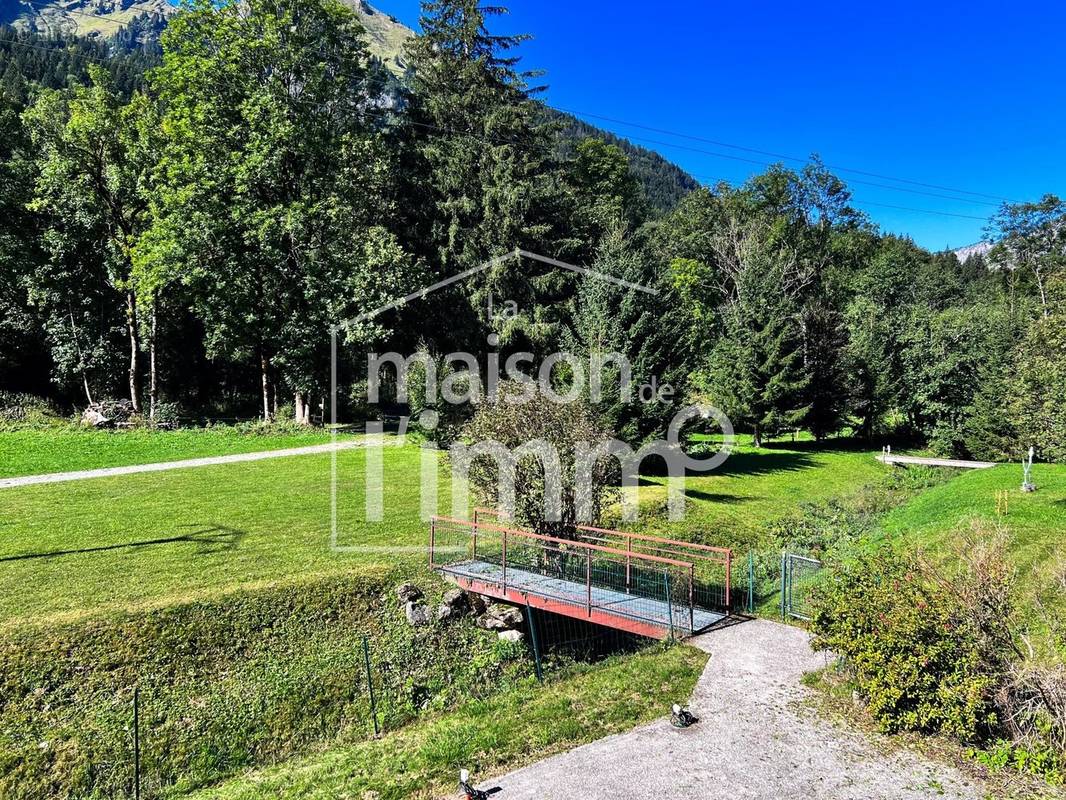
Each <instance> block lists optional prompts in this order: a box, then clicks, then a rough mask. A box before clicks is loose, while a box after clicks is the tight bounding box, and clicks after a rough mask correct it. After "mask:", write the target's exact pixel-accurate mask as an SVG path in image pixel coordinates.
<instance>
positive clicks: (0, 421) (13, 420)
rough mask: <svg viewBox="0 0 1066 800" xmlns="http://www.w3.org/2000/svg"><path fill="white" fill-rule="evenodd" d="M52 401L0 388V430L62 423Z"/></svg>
mask: <svg viewBox="0 0 1066 800" xmlns="http://www.w3.org/2000/svg"><path fill="white" fill-rule="evenodd" d="M64 422H65V421H64V420H63V418H62V417H60V416H59V412H58V411H57V410H56V408H55V406H53V405H52V403H51V402H50V401H48V400H46V399H44V398H43V397H36V396H34V395H32V394H22V393H19V392H7V391H4V390H2V389H0V431H3V430H18V429H22V428H41V427H48V426H52V425H61V424H64Z"/></svg>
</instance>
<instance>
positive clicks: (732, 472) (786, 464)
mask: <svg viewBox="0 0 1066 800" xmlns="http://www.w3.org/2000/svg"><path fill="white" fill-rule="evenodd" d="M709 457H710V456H708V458H709ZM815 466H818V464H817V462H816V461H815V460H814V459H813V458H812V457H811V456H810V455H808V454H807V453H791V452H773V451H771V452H767V451H765V450H764V451H761V452H757V453H752V452H739V453H738V452H734V453H732V454H731V455H730V456H729V458H727V459H726V460H725V462H724V463H723V464H721V465H719V466H718V467H716V468H715V469H713V470H710V471H707V472H701V471H699V470H686V471H685V476H686V477H693V478H698V477H701V476H708V477H710V476H714V475H724V476H730V477H734V476H739V475H769V474H772V473H775V472H793V471H796V470H801V469H807V468H809V467H815ZM667 474H668V472H667V467H666V462H665V461H664V460H663V459H662V458H661V457H659V456H649V457H648V458H646V459H644V461H642V462H641V464H640V476H641V477H640V485H641V486H651V485H654V484H655V481H649V480H645V477H656V478H661V477H665V476H666V475H667Z"/></svg>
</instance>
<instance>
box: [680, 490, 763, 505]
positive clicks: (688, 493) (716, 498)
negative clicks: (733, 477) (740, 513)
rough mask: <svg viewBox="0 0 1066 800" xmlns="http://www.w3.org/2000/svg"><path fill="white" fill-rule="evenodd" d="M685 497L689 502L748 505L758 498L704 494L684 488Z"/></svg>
mask: <svg viewBox="0 0 1066 800" xmlns="http://www.w3.org/2000/svg"><path fill="white" fill-rule="evenodd" d="M685 497H687V498H689V499H690V500H705V501H707V502H708V503H749V502H751V501H752V500H758V499H759V498H757V497H755V496H753V495H740V494H725V493H723V492H705V491H703V490H702V489H693V488H692V487H691V486H686V487H685Z"/></svg>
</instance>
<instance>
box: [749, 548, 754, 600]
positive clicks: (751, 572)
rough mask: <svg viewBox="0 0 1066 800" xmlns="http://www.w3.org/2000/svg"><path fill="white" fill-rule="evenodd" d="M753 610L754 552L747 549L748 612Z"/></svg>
mask: <svg viewBox="0 0 1066 800" xmlns="http://www.w3.org/2000/svg"><path fill="white" fill-rule="evenodd" d="M754 612H755V554H754V553H752V552H751V551H750V550H749V551H748V613H749V614H752V613H754Z"/></svg>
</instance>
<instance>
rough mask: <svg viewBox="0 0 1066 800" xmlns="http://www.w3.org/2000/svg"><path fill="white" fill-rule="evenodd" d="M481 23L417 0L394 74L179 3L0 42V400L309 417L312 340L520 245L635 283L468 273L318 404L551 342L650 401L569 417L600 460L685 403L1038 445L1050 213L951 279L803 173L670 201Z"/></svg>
mask: <svg viewBox="0 0 1066 800" xmlns="http://www.w3.org/2000/svg"><path fill="white" fill-rule="evenodd" d="M500 11H501V9H497V8H480V7H479V6H477V4H475V3H471V2H462V1H460V0H433V2H427V3H425V4H424V8H423V18H422V21H421V25H420V28H421V31H422V33H421V34H420V35H419V36H417V37H416V38H414V39H413V40H412V42H411V43H410V45H409V52H408V54H407V59H406V60H407V62H408V63H409V65H410V67H411V71H410V74H409V79H408V80H407V82H406V83H405V84H404V85H402V86H401V85H398V84H397V83H396V80H395V79H394V78H390V77H388V76H386V75H384V74H383V73H382V71H381V67H380V64H378V63H377V62H376V61H375V60H374V59H373V58H372V57H371V56H370V55H369V54H368V52H367V49H366V46H365V41H364V39H365V34H364V32H363V31H362V30H361V28H360V26H359V24H358V21H357V19H356V18H355V17H354V16H353V14H352V13H351V12H350V10H347V9H345V8H344V7H342V6H340V5H338V4H335V3H333V2H331V0H325V2H323V1H322V0H254V1H253V2H249V3H211V2H206V0H203V1H202V2H199V3H193V4H191V5H189V6H188V7H187V8H185V9H184V10H183V11H182V12H181V13H180V14H178V15H176V16H175V17H174V18H173V19H172V20H171V22H170V23H169V24H168V26H167V29H166V31H165V32H164V34H163V37H162V52H161V54H160V55H158V56H156V55H152V54H145V53H141V52H137V53H130V54H127V55H122V54H121V50H116V51H115V52H116V53H118V54H117V55H109V54H108V53H107V52H106V51H103V50H101V49H100V47H99V46H97V45H93V44H91V43H81V42H78V43H72V44H69V45H68V44H64V43H61V42H59V41H52V40H49V41H45V42H40V41H37V40H33V41H30V40H28V39H26V35H24V34H16V33H14V32H12V31H5V32H4V33H3V36H2V37H0V57H2V58H3V59H5V61H4V62H3V65H4V82H3V89H4V101H3V102H4V107H3V108H0V128H2V129H3V132H4V136H3V137H2V144H0V173H2V175H3V178H4V180H3V182H2V184H0V206H2V207H3V210H4V212H5V213H4V215H3V218H2V222H0V344H2V347H0V370H2V373H0V387H2V388H5V389H8V390H12V391H20V392H32V393H35V394H39V395H47V396H49V397H50V398H51V399H53V400H54V401H55V402H56V403H57V404H58V405H60V406H63V407H70V406H72V405H73V406H77V405H82V404H85V403H91V402H96V401H100V400H102V399H107V398H109V397H116V396H119V397H125V398H128V399H129V400H130V401H131V403H132V404H133V406H134V408H135V410H136V411H137V412H138V413H140V414H142V415H144V416H147V417H150V418H156V417H157V412H158V411H159V410H160V409H161V408H163V406H162V404H164V403H166V404H168V405H166V406H165V408H166V409H167V410H168V415H169V416H170V417H174V416H175V414H176V413H178V409H179V408H183V409H185V410H186V413H189V414H192V415H195V416H197V417H201V416H212V415H216V416H217V415H227V416H232V415H236V416H253V415H254V416H260V417H264V418H271V417H274V416H276V415H278V413H279V411H281V410H283V409H284V408H286V407H287V406H290V405H291V407H292V408H293V416H294V417H295V419H296V420H297V421H298V422H301V423H304V422H310V421H312V419H313V418H315V417H318V416H320V415H322V414H323V413H324V412H325V407H324V401H325V398H326V394H327V392H328V390H329V387H330V385H331V380H330V378H331V374H330V355H331V353H330V330H331V327H332V326H334V325H338V324H340V323H343V322H344V321H345V320H351V319H354V318H357V317H359V315H360V314H363V313H365V312H369V311H372V310H373V309H375V308H377V307H379V306H382V305H385V304H386V303H389V302H390V301H392V300H395V299H397V298H399V297H402V296H404V295H406V294H408V293H410V292H413V291H416V290H418V289H419V288H420V287H424V286H427V285H430V284H433V283H435V282H437V281H441V280H444V279H446V278H449V277H452V276H455V275H456V274H459V273H461V272H463V271H464V270H474V269H475V268H477V267H479V266H481V265H483V264H484V263H485V262H486V261H488V260H490V259H496V258H499V257H500V256H502V255H504V254H506V253H509V252H513V251H514V249H515V248H523V249H526V250H530V251H534V252H537V253H541V254H544V255H546V256H550V257H553V258H557V259H562V260H564V261H568V262H571V263H576V264H583V265H587V266H589V267H590V268H593V269H596V270H598V271H601V272H605V273H610V274H611V275H614V276H617V277H619V278H622V279H624V280H627V281H629V282H631V283H635V284H639V285H641V286H643V287H647V288H648V289H652V290H654V292H655V293H654V294H651V293H649V292H642V291H637V290H629V289H620V288H619V287H617V286H614V285H611V284H609V283H604V282H603V281H600V280H597V279H596V278H594V277H588V276H583V275H580V274H576V273H574V272H570V271H567V270H562V269H557V268H553V267H551V266H550V265H547V264H543V263H533V262H530V261H525V260H516V259H510V260H500V261H497V262H494V265H493V266H492V267H491V268H489V269H487V270H484V271H481V272H478V273H477V274H475V275H472V276H470V277H469V278H467V279H466V280H463V281H461V282H459V283H456V284H453V285H451V286H449V287H448V288H446V289H443V290H441V291H439V292H436V293H434V294H432V295H430V296H428V297H424V298H422V299H419V300H418V301H416V302H412V303H409V304H406V305H402V306H400V307H398V308H394V309H392V310H389V311H387V312H386V313H384V314H382V315H379V316H375V317H373V318H372V319H363V320H362V321H360V322H358V323H351V324H341V325H340V328H339V331H338V337H337V338H338V347H339V356H340V368H339V371H338V375H337V377H338V382H339V386H338V388H339V395H340V397H341V398H345V400H346V403H347V405H346V407H343V408H340V409H339V416H340V418H342V419H358V418H360V417H361V416H363V415H366V414H367V413H369V410H368V409H367V408H366V406H365V402H363V400H364V398H363V397H362V395H364V394H365V392H364V391H363V388H364V386H365V384H364V381H366V380H367V375H366V367H365V364H366V356H367V354H368V353H370V352H378V353H380V352H384V351H389V350H393V351H397V352H402V353H414V352H416V351H417V350H419V349H424V350H425V351H427V352H428V353H429V354H430V355H431V356H432V358H434V359H436V360H437V361H438V362H440V363H442V365H443V367H444V368H448V369H452V368H453V367H451V366H449V365H447V364H446V363H444V362H443V361H441V360H442V359H443V357H444V354H446V353H448V352H450V351H453V350H463V351H466V352H469V353H471V354H472V355H473V356H474V357H475V358H476V359H478V361H479V362H484V361H486V360H488V359H489V358H495V357H498V358H499V359H500V363H503V362H504V361H505V359H506V358H507V357H508V356H509V355H513V354H516V353H524V352H529V353H532V354H533V355H534V356H536V357H543V356H544V355H546V354H548V353H551V352H555V351H557V350H559V349H564V348H565V349H567V350H569V351H570V352H573V353H575V354H576V355H578V356H579V357H581V358H585V357H592V356H597V355H604V354H608V353H621V354H622V355H624V356H626V358H627V359H628V360H629V362H630V364H631V365H632V367H633V379H634V383H635V385H644V384H647V385H653V384H654V385H655V386H659V387H661V386H663V385H668V386H669V388H670V389H671V393H669V394H668V395H664V396H663V398H662V399H661V400H660V401H659V402H655V403H636V402H634V403H628V404H627V403H618V402H607V403H602V404H600V406H599V407H598V408H596V409H595V410H596V412H597V413H598V414H599V415H600V416H601V417H602V418H603V424H604V425H605V426H606V427H608V428H611V429H613V430H616V431H618V432H619V433H620V434H621V435H622V436H623V437H624V438H625V439H627V440H628V441H630V442H631V443H632V444H639V443H640V442H642V441H645V440H647V439H648V438H651V437H655V436H659V435H661V434H662V433H663V431H664V429H665V425H666V424H667V422H668V421H669V419H670V418H671V417H672V415H673V412H674V411H675V410H676V409H677V408H678V407H679V405H680V404H681V403H684V402H690V401H692V400H699V401H706V402H709V403H712V404H714V405H716V406H718V407H720V408H722V409H723V410H725V411H726V412H727V413H728V414H729V416H730V417H731V418H732V420H733V421H734V423H735V424H736V425H737V426H738V427H740V428H741V429H746V430H749V431H751V432H752V433H753V434H754V436H755V440H756V442H757V443H761V442H762V441H763V440H765V439H766V438H768V437H772V436H775V435H780V434H781V433H784V432H789V431H794V430H800V429H806V430H809V431H811V432H812V433H813V434H814V435H815V436H816V437H817V438H819V439H822V438H825V437H828V436H833V435H836V434H838V433H841V432H849V431H850V432H855V433H858V434H861V435H863V436H865V437H868V438H874V437H884V436H887V435H897V436H901V437H903V438H906V439H909V440H911V441H916V442H919V443H922V444H927V445H928V446H929V447H930V448H932V449H933V450H935V451H937V452H942V453H946V454H947V453H950V454H953V455H958V456H970V457H981V458H1004V457H1016V456H1018V455H1019V454H1020V453H1021V452H1023V451H1024V450H1026V449H1027V448H1028V447H1029V446H1030V445H1034V446H1036V447H1037V449H1038V451H1039V454H1040V455H1041V456H1042V457H1044V458H1048V459H1062V458H1063V454H1064V452H1066V450H1064V448H1066V444H1064V439H1063V437H1064V433H1063V421H1062V406H1063V404H1062V403H1061V388H1062V387H1061V380H1060V378H1061V375H1062V373H1063V370H1064V369H1066V367H1064V364H1066V355H1064V353H1063V350H1062V347H1061V346H1060V343H1059V340H1060V339H1061V335H1060V334H1061V328H1062V313H1061V305H1062V301H1061V288H1060V283H1061V280H1062V276H1061V273H1062V272H1063V270H1064V268H1066V266H1064V264H1066V257H1064V250H1063V248H1064V242H1063V236H1064V234H1063V231H1064V230H1066V223H1064V220H1066V204H1064V203H1063V202H1062V201H1061V200H1059V199H1058V198H1055V197H1053V196H1047V197H1045V198H1043V199H1042V200H1040V201H1039V202H1036V203H1025V204H1017V205H1005V206H1003V207H1002V208H1001V209H1000V211H999V212H998V213H997V214H996V215H995V216H994V217H993V218H992V220H990V224H989V228H988V238H989V241H992V242H995V246H994V247H993V248H992V249H991V250H990V251H989V252H988V254H987V255H986V256H985V257H979V256H978V257H973V258H970V259H969V260H967V262H966V263H960V262H959V261H958V259H957V258H956V257H955V256H954V255H953V254H951V253H936V254H934V253H929V252H927V251H925V250H922V249H921V248H919V247H917V246H916V245H914V244H913V243H912V242H910V241H909V240H906V239H903V238H899V237H897V236H891V235H884V234H882V233H881V232H879V231H878V230H877V229H876V228H874V227H873V226H872V225H871V224H870V222H869V220H868V219H866V217H865V216H864V215H863V214H862V213H860V212H858V211H856V210H855V209H854V208H853V207H852V205H851V202H850V201H851V195H850V192H849V190H848V188H847V186H846V185H845V184H844V183H843V182H842V181H841V180H840V179H839V178H837V177H836V176H834V175H832V174H831V173H830V172H829V171H828V170H826V169H825V168H824V166H823V165H821V164H820V163H819V162H818V161H817V160H815V161H812V162H811V163H810V164H808V165H807V166H806V167H804V168H802V169H799V170H792V169H786V168H784V167H782V166H774V167H771V168H770V169H768V170H767V171H766V172H765V173H764V174H761V175H757V176H755V177H754V178H752V179H750V180H749V181H748V182H747V183H745V184H744V185H742V186H730V185H726V184H720V185H716V186H713V187H706V188H696V187H694V186H693V185H692V184H691V183H690V181H689V180H688V179H687V178H686V176H684V174H683V173H681V172H680V171H676V172H675V171H672V170H671V169H670V168H669V167H668V166H667V165H665V163H664V162H662V161H661V159H658V158H657V157H655V156H654V155H653V154H649V153H648V152H647V151H644V150H642V149H641V148H637V147H634V146H632V145H629V144H627V143H626V142H624V141H622V140H620V139H616V138H613V137H610V136H607V137H606V138H599V137H598V136H594V135H592V134H593V133H594V131H593V129H592V128H590V127H589V126H587V125H585V124H584V123H580V122H578V121H576V120H574V119H573V118H572V117H569V116H567V115H561V114H559V113H558V112H554V111H552V110H551V109H548V108H547V107H546V106H545V105H544V104H543V102H542V101H541V100H540V99H539V98H538V95H539V91H540V87H538V86H537V85H536V77H537V74H536V73H535V72H533V71H529V70H526V69H524V68H523V67H522V65H521V62H520V60H519V57H518V55H517V53H518V50H519V48H520V46H521V43H522V41H523V40H524V38H525V37H522V36H500V35H497V34H495V33H493V31H492V17H493V15H495V14H497V13H499V12H500ZM31 45H32V46H31ZM94 48H95V49H94ZM153 58H158V59H160V63H159V66H158V67H157V68H155V69H152V70H149V71H148V73H147V74H146V75H144V73H143V67H144V65H145V64H146V63H148V61H149V60H150V59H153ZM501 309H506V313H502V312H501ZM386 394H387V395H388V392H386ZM385 399H386V402H391V400H392V399H393V398H391V397H389V396H387V397H386V398H385ZM347 401H350V402H347ZM462 416H463V415H462V414H460V415H459V418H460V419H461V418H462ZM453 427H454V426H453Z"/></svg>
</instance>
